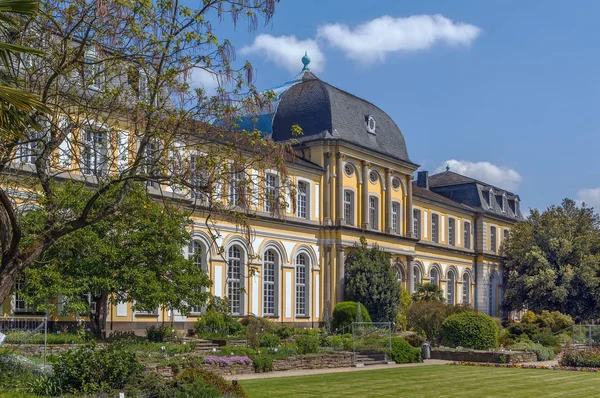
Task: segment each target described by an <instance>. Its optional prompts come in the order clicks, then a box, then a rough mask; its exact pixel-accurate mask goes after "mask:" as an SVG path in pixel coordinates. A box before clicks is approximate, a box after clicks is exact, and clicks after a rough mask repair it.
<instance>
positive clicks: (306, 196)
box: [296, 179, 312, 220]
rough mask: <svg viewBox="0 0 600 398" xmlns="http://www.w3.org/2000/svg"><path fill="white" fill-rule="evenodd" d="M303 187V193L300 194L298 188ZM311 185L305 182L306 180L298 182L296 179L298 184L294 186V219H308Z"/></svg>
mask: <svg viewBox="0 0 600 398" xmlns="http://www.w3.org/2000/svg"><path fill="white" fill-rule="evenodd" d="M302 185H303V186H304V187H305V190H304V193H302V191H301V189H300V187H301V186H302ZM310 187H311V184H310V182H308V181H306V180H300V179H298V183H297V185H296V191H297V192H296V217H298V218H303V219H306V220H308V219H310V198H311V192H312V190H311V189H310ZM303 197H304V211H303V210H302V209H303V207H302V205H301V204H302V198H303Z"/></svg>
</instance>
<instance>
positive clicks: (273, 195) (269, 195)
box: [264, 172, 281, 213]
mask: <svg viewBox="0 0 600 398" xmlns="http://www.w3.org/2000/svg"><path fill="white" fill-rule="evenodd" d="M280 186H281V184H280V181H279V176H278V175H277V174H276V173H272V172H267V173H265V191H264V192H265V212H267V213H276V212H277V210H278V208H277V205H278V203H279V195H280Z"/></svg>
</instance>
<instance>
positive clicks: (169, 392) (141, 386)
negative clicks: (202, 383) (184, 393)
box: [125, 372, 178, 398]
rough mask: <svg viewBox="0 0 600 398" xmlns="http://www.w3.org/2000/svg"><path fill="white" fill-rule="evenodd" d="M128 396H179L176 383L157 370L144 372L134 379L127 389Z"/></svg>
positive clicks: (165, 397)
mask: <svg viewBox="0 0 600 398" xmlns="http://www.w3.org/2000/svg"><path fill="white" fill-rule="evenodd" d="M125 390H126V392H127V393H128V394H127V396H133V397H138V396H142V397H146V398H172V397H175V396H177V393H178V391H177V388H176V387H175V383H174V382H173V381H171V380H167V379H165V378H164V377H162V376H161V375H159V374H158V373H156V372H148V373H142V374H141V375H139V376H138V377H136V378H134V379H132V381H131V382H130V383H129V384H128V386H127V388H126V389H125Z"/></svg>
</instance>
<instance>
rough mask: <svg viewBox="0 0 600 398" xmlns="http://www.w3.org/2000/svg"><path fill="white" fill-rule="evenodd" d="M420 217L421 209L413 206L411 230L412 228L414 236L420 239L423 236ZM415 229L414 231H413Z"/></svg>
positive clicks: (421, 215)
mask: <svg viewBox="0 0 600 398" xmlns="http://www.w3.org/2000/svg"><path fill="white" fill-rule="evenodd" d="M415 213H416V214H417V215H418V217H416V216H415ZM422 217H423V210H421V209H419V208H415V207H413V225H412V230H413V234H414V235H415V236H414V237H415V238H417V239H421V238H422V237H423V228H422V223H423V220H422ZM415 227H416V228H415ZM415 229H416V231H415Z"/></svg>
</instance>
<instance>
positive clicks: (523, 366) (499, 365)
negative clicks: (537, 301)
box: [448, 362, 600, 373]
mask: <svg viewBox="0 0 600 398" xmlns="http://www.w3.org/2000/svg"><path fill="white" fill-rule="evenodd" d="M448 365H462V366H483V367H488V368H515V369H545V370H570V371H575V372H593V373H595V372H600V368H584V367H578V366H560V365H527V364H518V363H506V364H503V363H483V362H452V363H450V364H448Z"/></svg>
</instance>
